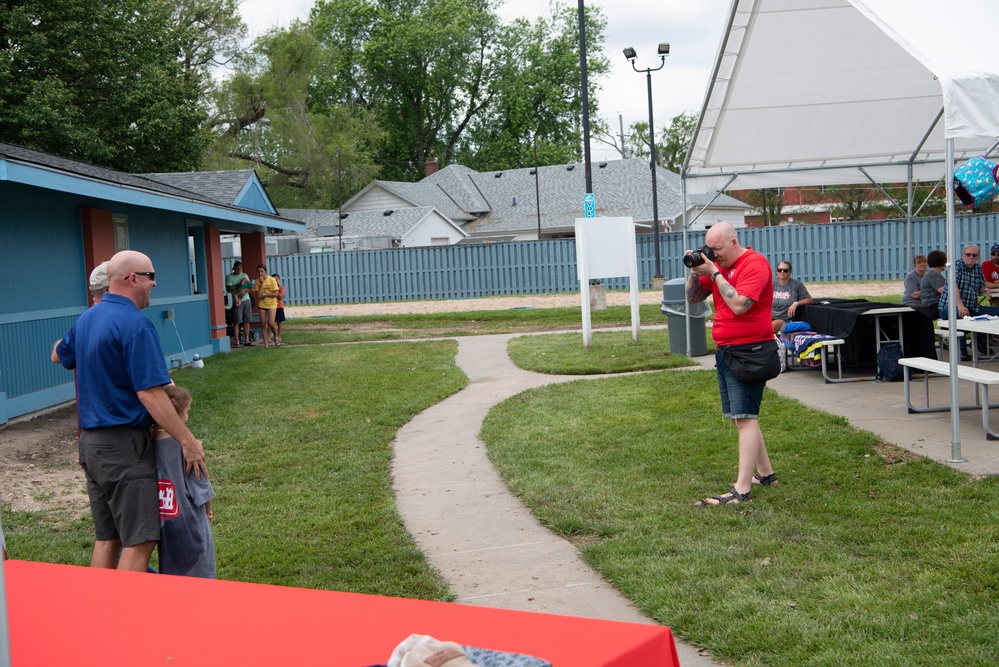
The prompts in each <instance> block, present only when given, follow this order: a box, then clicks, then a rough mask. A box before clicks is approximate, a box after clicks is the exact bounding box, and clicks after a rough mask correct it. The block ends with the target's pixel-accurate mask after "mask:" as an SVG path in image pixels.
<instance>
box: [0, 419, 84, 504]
mask: <svg viewBox="0 0 999 667" xmlns="http://www.w3.org/2000/svg"><path fill="white" fill-rule="evenodd" d="M77 451H78V450H77V439H76V406H75V405H73V406H69V407H63V408H60V409H58V410H55V411H53V412H48V413H46V414H43V415H40V416H36V417H34V418H33V419H28V420H22V421H17V422H14V423H10V424H7V425H6V426H4V427H0V494H2V499H3V502H4V504H5V505H9V506H10V508H11V510H13V511H16V512H34V511H38V510H46V509H65V510H68V511H69V512H71V513H72V514H73V515H80V514H83V513H84V512H87V511H89V509H90V504H89V501H88V499H87V483H86V480H85V478H84V475H83V470H81V469H80V466H79V465H78V463H77V458H78V453H77Z"/></svg>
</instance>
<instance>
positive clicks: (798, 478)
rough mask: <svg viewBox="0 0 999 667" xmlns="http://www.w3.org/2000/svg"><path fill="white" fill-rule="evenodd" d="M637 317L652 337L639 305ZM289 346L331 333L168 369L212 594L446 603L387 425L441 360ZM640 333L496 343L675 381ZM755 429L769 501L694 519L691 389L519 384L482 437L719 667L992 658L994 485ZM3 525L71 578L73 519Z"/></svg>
mask: <svg viewBox="0 0 999 667" xmlns="http://www.w3.org/2000/svg"><path fill="white" fill-rule="evenodd" d="M816 293H821V292H820V290H819V289H816ZM876 300H887V301H890V300H891V299H890V298H877V299H876ZM551 310H558V311H562V312H559V313H551V312H549V313H542V314H537V315H534V314H528V315H527V316H526V317H525V312H530V311H513V312H511V311H490V313H489V314H486V313H466V314H464V316H463V317H461V318H455V317H454V316H450V315H449V316H447V317H446V318H431V320H432V323H425V321H424V319H425V318H417V319H415V320H413V321H409V320H408V319H405V320H400V319H398V318H392V323H391V329H392V331H390V332H389V334H390V335H391V336H394V337H400V338H409V337H417V336H420V335H424V336H425V335H427V332H429V331H435V330H440V329H443V328H447V327H451V328H454V329H455V330H456V331H459V332H461V335H469V334H471V333H475V332H477V331H478V330H480V329H481V327H483V326H485V325H483V324H482V323H483V322H488V327H489V328H490V329H491V330H496V331H534V330H537V328H538V327H542V328H543V327H551V328H555V329H558V328H561V327H565V328H571V327H578V325H579V322H578V317H579V312H578V309H551ZM608 310H611V309H608ZM627 310H628V309H627V308H623V309H622V311H623V314H622V313H618V314H614V313H610V314H609V316H610V317H612V319H613V321H614V325H615V326H625V327H626V326H628V324H629V319H630V318H629V315H628V312H627ZM416 317H417V316H406V318H416ZM651 317H652V318H653V321H652V322H651V323H655V324H662V323H663V320H664V319H665V318H662V317H661V316H660V315H658V309H657V308H656V309H655V312H654V313H653V314H652V316H651ZM534 318H537V319H534ZM645 318H646V314H645V311H644V309H643V321H645ZM336 319H337V323H336V326H338V327H343V329H344V330H343V331H342V332H340V333H343V334H344V335H345V336H352V335H361V336H363V335H371V331H370V324H371V323H370V322H356V323H352V322H351V320H354V319H361V318H346V317H345V318H336ZM421 322H422V323H421ZM353 324H357V325H358V326H357V328H356V330H354V329H352V325H353ZM297 325H298V322H296V326H297ZM290 328H294V327H290ZM365 329H367V330H365ZM299 335H301V336H302V338H300V339H294V338H293V336H299ZM454 335H459V334H458V333H455V334H454ZM308 336H315V337H316V340H319V339H324V338H323V337H326V336H331V334H330V333H329V332H322V331H320V332H315V331H305V330H303V331H300V332H296V333H294V334H286V336H285V339H286V340H287V341H289V342H292V341H293V340H294V342H297V343H299V344H298V345H295V346H289V347H285V348H281V349H270V350H263V349H259V348H254V349H249V350H244V351H241V352H240V353H238V354H231V355H219V356H216V357H213V358H211V359H209V360H208V361H207V362H206V367H205V368H204V369H203V370H200V371H194V370H190V369H185V370H183V371H179V372H177V373H175V376H174V377H175V379H176V381H177V382H178V384H181V385H184V386H187V387H189V388H190V389H191V390H192V392H193V393H194V395H195V404H194V411H193V415H192V427H193V428H194V430H195V433H197V434H198V435H199V436H200V437H202V438H203V440H204V442H205V445H206V449H207V450H208V455H209V465H210V470H211V472H212V480H213V482H214V484H215V486H216V491H217V493H218V497H217V504H216V520H215V523H214V530H215V536H216V540H217V546H218V563H219V574H220V576H221V577H223V578H226V579H236V580H243V581H254V582H266V583H279V584H286V585H293V586H306V587H314V588H326V589H335V590H345V591H361V592H368V593H381V594H390V595H401V596H408V597H420V598H427V599H449V596H450V594H449V592H448V590H447V587H446V585H445V583H444V582H442V581H441V580H440V579H439V578H438V577H437V576H436V575H435V574H434V572H433V571H432V570H430V568H429V567H428V566H427V565H426V562H425V561H424V559H423V556H422V555H421V554H420V553H419V551H418V550H417V549H416V546H415V543H414V542H413V540H412V539H411V537H410V536H409V535H408V534H407V533H406V531H405V530H404V529H403V527H402V524H401V521H400V518H399V516H398V514H397V512H396V510H395V507H394V503H393V497H392V493H391V486H390V479H389V461H390V457H391V441H392V438H393V436H394V434H395V432H396V430H397V429H398V428H399V427H400V426H401V425H402V424H404V423H405V422H406V421H407V420H408V419H409V418H410V417H411V416H412V415H413V414H415V413H416V412H418V411H419V410H422V409H423V408H425V407H427V406H429V405H432V404H434V403H436V402H439V401H440V400H442V399H443V398H444V397H446V396H447V395H449V394H451V393H453V392H455V391H457V390H458V389H460V388H461V387H463V386H464V384H465V382H466V378H465V377H464V375H463V374H462V373H461V372H460V371H459V370H458V369H457V368H456V367H455V365H454V354H455V350H456V345H455V343H454V342H447V341H444V342H438V341H424V342H420V343H411V342H406V343H392V344H377V345H376V344H360V345H323V346H320V345H306V344H304V343H305V341H306V338H307V337H308ZM641 338H642V339H641V341H640V342H639V343H634V342H633V341H631V339H630V332H605V331H596V332H594V337H593V346H592V347H591V348H590V349H588V350H584V349H583V348H582V346H581V335H580V334H579V333H578V332H574V333H571V334H552V335H546V336H540V337H533V336H532V337H526V338H515V339H514V340H513V341H511V344H510V353H511V355H512V356H513V357H514V358H515V359H517V360H518V363H522V364H524V365H527V366H531V367H533V368H537V369H539V370H544V371H545V372H551V373H619V372H623V371H631V370H647V369H667V368H670V367H671V366H672V365H674V364H684V363H688V362H689V360H687V359H685V358H684V357H682V356H681V355H668V354H666V353H665V351H666V350H667V349H668V343H667V337H666V333H665V332H663V331H660V330H657V331H650V330H643V331H642V337H641ZM761 424H762V426H763V430H764V433H765V434H766V437H767V446H768V449H769V450H770V453H771V456H772V458H773V461H774V465H775V467H776V469H777V471H778V474H779V476H780V479H781V484H780V486H777V487H771V488H754V491H753V494H754V500H753V502H751V503H748V504H745V505H742V506H727V507H715V508H697V507H694V505H693V503H694V501H695V500H696V499H698V498H701V497H704V496H706V495H713V494H715V493H720V492H722V491H724V490H726V489H727V487H728V485H729V484H730V483H731V481H732V480H733V477H734V474H735V467H736V433H735V429H734V427H732V426H731V425H730V424H729V423H728V422H727V421H726V420H724V419H723V418H722V416H721V411H720V408H719V399H718V389H717V385H716V382H715V378H714V374H713V373H712V372H708V371H701V370H689V369H688V370H664V371H662V372H656V373H643V374H635V375H629V376H620V377H607V378H601V379H597V380H580V381H578V382H572V383H569V384H563V385H554V386H548V387H543V388H538V389H534V390H531V391H529V392H525V393H524V394H521V395H519V396H516V397H514V398H512V399H509V400H508V401H506V402H504V403H502V404H501V405H499V406H497V407H496V408H495V409H494V410H493V411H492V412H491V413H490V415H489V416H488V418H487V419H486V422H485V425H484V431H483V436H484V438H485V440H486V441H487V443H488V449H489V454H490V456H491V458H492V459H493V461H494V463H495V464H496V465H497V467H498V468H499V470H500V471H501V473H502V474H503V476H504V478H505V479H506V480H507V483H508V484H509V485H510V487H511V489H513V490H514V492H515V493H517V494H518V495H519V496H520V497H522V498H523V499H524V500H525V502H526V503H527V504H528V505H529V506H530V507H531V508H532V510H533V511H534V512H535V513H536V515H537V516H538V517H539V518H540V520H541V521H543V522H544V523H545V524H546V525H548V526H550V527H551V528H552V529H553V530H555V531H556V532H558V533H560V534H562V535H564V536H566V537H567V538H568V539H570V540H572V541H573V542H574V543H575V544H576V545H577V546H578V547H579V548H580V550H581V552H582V554H583V556H584V557H585V558H586V559H587V561H588V562H589V563H590V564H591V565H593V566H594V567H595V568H596V569H598V570H599V571H600V572H601V573H602V574H603V575H604V576H605V577H606V578H607V580H608V581H609V582H611V583H612V584H613V585H614V586H616V587H617V588H618V589H619V590H621V591H622V592H623V593H624V594H625V595H627V596H628V597H629V598H630V599H632V600H633V601H634V602H635V603H636V604H637V605H638V606H639V607H640V608H641V609H642V610H644V611H645V612H646V613H648V614H649V615H651V616H652V617H654V618H656V619H657V620H659V621H661V622H663V623H666V624H669V625H670V626H671V627H672V628H673V630H674V632H675V633H676V634H677V635H678V636H680V637H683V638H685V639H687V640H690V641H692V642H695V643H697V644H699V645H703V646H705V647H707V648H708V649H709V650H710V651H711V653H712V654H713V655H715V656H717V657H718V658H720V659H722V660H724V661H726V662H731V663H732V664H735V665H739V666H755V665H777V666H784V665H786V666H800V665H837V666H838V665H877V666H881V665H887V666H894V665H898V666H902V665H931V666H935V665H940V666H944V665H947V666H950V665H961V666H964V665H991V664H994V663H995V662H996V660H999V620H997V619H999V608H997V607H999V481H997V480H996V479H995V478H986V479H971V478H969V477H968V476H966V475H964V474H962V473H960V472H958V471H956V470H954V469H952V468H949V467H947V466H943V465H939V464H936V463H934V462H932V461H929V460H926V459H920V458H918V457H915V456H912V455H910V454H908V453H905V452H901V451H899V450H897V449H895V448H894V447H891V446H887V445H884V444H882V443H880V442H879V441H878V439H877V438H876V437H875V436H874V435H872V434H870V433H867V432H863V431H857V430H855V429H853V428H851V427H850V426H849V425H847V423H846V422H845V420H843V419H841V418H838V417H833V416H830V415H828V414H825V413H822V412H819V411H815V410H812V409H809V408H806V407H804V406H802V405H801V404H800V403H798V402H796V401H794V400H792V399H789V398H782V397H780V396H778V395H777V394H775V393H774V392H772V391H768V392H767V395H766V397H765V399H764V404H763V413H762V415H761ZM3 509H4V516H3V519H4V527H5V529H6V531H7V537H8V543H9V548H10V553H11V556H12V557H13V558H23V559H29V560H41V561H50V562H68V563H76V564H85V563H86V562H87V560H88V559H89V552H90V547H91V545H92V543H93V541H92V540H93V537H92V527H91V525H90V522H89V519H83V520H80V519H78V518H76V517H73V516H68V515H66V514H61V513H59V512H57V511H50V512H43V513H11V512H10V511H9V507H7V506H4V508H3Z"/></svg>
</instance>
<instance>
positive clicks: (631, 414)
mask: <svg viewBox="0 0 999 667" xmlns="http://www.w3.org/2000/svg"><path fill="white" fill-rule="evenodd" d="M760 421H761V426H762V428H763V432H764V434H765V436H766V439H767V446H768V449H769V452H770V455H771V458H772V460H773V462H774V466H775V468H776V470H777V471H778V474H779V476H780V479H781V484H780V485H779V486H776V487H769V488H763V487H754V490H753V495H754V500H753V502H751V503H748V504H745V505H742V506H732V505H730V506H725V507H711V508H702V507H694V501H695V500H696V499H698V498H701V497H704V496H707V495H714V494H716V493H720V492H723V491H725V490H726V489H727V488H728V486H729V484H730V483H731V482H732V481H733V480H734V478H735V468H736V457H737V446H736V441H737V436H736V432H735V428H734V427H733V426H731V425H730V424H729V423H728V422H727V421H726V420H725V419H724V418H723V417H722V415H721V411H720V407H719V398H718V389H717V384H716V380H715V375H714V373H713V372H712V371H667V372H663V373H653V374H640V375H632V376H628V377H617V378H607V379H600V380H581V381H577V382H573V383H570V384H563V385H554V386H548V387H544V388H539V389H534V390H531V391H528V392H525V393H524V394H521V395H519V396H516V397H514V398H511V399H509V400H507V401H506V402H504V403H503V404H501V405H499V406H497V407H496V408H494V409H493V410H492V411H491V412H490V414H489V416H488V417H487V419H486V421H485V424H484V427H483V438H484V439H485V440H486V442H487V446H488V451H489V455H490V457H491V459H492V460H493V462H494V463H495V464H496V466H497V467H498V469H499V470H500V472H501V474H502V475H503V477H504V479H505V480H506V482H507V484H508V485H509V486H510V488H511V489H512V490H513V491H514V492H515V493H516V494H517V495H518V496H519V497H521V498H522V499H523V500H524V501H525V503H526V504H527V505H528V506H529V507H530V508H531V509H532V511H533V512H534V513H535V515H536V516H538V517H539V519H540V520H541V521H542V522H543V523H544V524H545V525H547V526H549V527H551V528H552V529H553V530H554V531H556V532H558V533H559V534H561V535H563V536H565V537H566V538H568V539H570V540H572V541H573V542H575V543H576V544H577V545H578V547H579V548H580V550H581V552H582V554H583V556H584V558H585V559H586V560H587V562H589V563H590V564H591V565H592V566H593V567H595V568H596V569H597V570H598V571H600V572H601V573H602V574H603V576H604V577H605V578H606V579H607V580H608V581H610V582H612V583H613V584H614V585H615V586H616V587H617V588H618V589H619V590H621V591H622V592H623V593H624V594H625V595H626V596H627V597H629V598H630V599H632V600H633V601H634V602H635V603H636V604H637V605H638V606H639V607H640V608H641V609H642V610H643V611H644V612H646V613H647V614H649V615H650V616H652V617H653V618H655V619H656V620H658V621H660V622H662V623H664V624H667V625H670V626H671V627H672V628H673V630H674V632H675V633H676V634H677V635H678V636H680V637H682V638H684V639H686V640H688V641H691V642H694V643H696V644H698V645H702V646H705V647H707V648H708V649H709V650H710V651H711V653H712V654H713V655H715V656H717V657H720V658H721V659H723V660H725V661H730V662H732V663H733V664H736V665H745V666H749V665H786V666H788V667H791V666H799V665H900V666H901V665H941V666H942V665H988V664H994V662H995V661H996V660H997V659H999V621H997V619H999V539H997V538H999V512H997V508H999V480H996V479H994V478H987V479H980V480H975V479H970V478H969V477H968V476H966V475H964V474H962V473H960V472H958V471H956V470H954V469H952V468H950V467H947V466H944V465H940V464H937V463H934V462H932V461H930V460H927V459H919V458H917V457H915V456H913V455H910V454H908V453H906V452H902V451H901V450H898V449H896V448H895V447H892V446H888V445H884V444H882V443H880V442H879V441H878V439H877V438H876V437H875V436H874V435H873V434H871V433H868V432H863V431H857V430H855V429H853V428H851V427H850V426H848V425H847V424H846V422H845V420H843V419H841V418H838V417H833V416H830V415H828V414H825V413H822V412H818V411H815V410H812V409H809V408H806V407H804V406H802V405H801V404H800V403H798V402H797V401H794V400H792V399H789V398H783V397H780V396H778V395H777V394H776V393H774V392H772V391H770V390H768V391H767V395H766V397H765V399H764V404H763V411H762V414H761V420H760Z"/></svg>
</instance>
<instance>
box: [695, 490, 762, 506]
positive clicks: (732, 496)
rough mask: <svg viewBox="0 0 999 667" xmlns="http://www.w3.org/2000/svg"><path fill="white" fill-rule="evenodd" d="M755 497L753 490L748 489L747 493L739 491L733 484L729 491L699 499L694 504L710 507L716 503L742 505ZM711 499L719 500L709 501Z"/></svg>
mask: <svg viewBox="0 0 999 667" xmlns="http://www.w3.org/2000/svg"><path fill="white" fill-rule="evenodd" d="M752 499H753V492H752V491H747V492H746V493H739V492H738V491H736V490H735V487H734V486H733V487H732V488H731V490H729V492H728V493H723V494H721V495H720V496H711V497H710V498H704V499H703V500H698V501H697V502H696V503H694V505H696V506H697V507H709V506H714V505H728V504H729V503H733V504H735V505H740V504H742V503H748V502H749V501H750V500H752ZM711 500H717V501H718V502H715V503H712V502H708V501H711Z"/></svg>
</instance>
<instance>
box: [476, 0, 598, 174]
mask: <svg viewBox="0 0 999 667" xmlns="http://www.w3.org/2000/svg"><path fill="white" fill-rule="evenodd" d="M585 20H586V55H587V74H588V76H587V78H588V79H589V99H590V116H591V123H592V127H591V136H593V135H597V134H599V133H600V131H601V126H600V124H599V122H597V121H598V116H597V106H596V103H595V100H596V93H597V90H598V88H599V87H598V86H597V85H596V84H595V83H594V81H595V80H596V79H598V78H599V77H600V76H601V75H603V74H605V73H606V72H607V71H608V67H609V63H608V61H607V59H606V58H605V57H604V56H603V55H602V54H603V47H602V43H603V31H604V29H605V27H606V20H605V19H604V18H603V15H602V14H601V12H600V9H599V8H592V7H590V8H587V9H586V13H585ZM494 59H495V60H496V61H497V67H498V75H497V78H496V79H495V81H494V82H493V86H492V94H493V102H492V103H491V104H490V105H489V106H488V107H487V108H485V109H484V110H483V112H482V113H481V114H479V115H478V117H477V118H475V119H474V120H473V121H472V122H471V123H470V127H469V131H468V132H467V133H466V134H465V137H464V138H463V140H462V141H461V142H460V149H459V152H458V156H457V157H458V160H459V161H460V162H461V163H462V164H465V165H467V166H470V167H472V168H475V169H480V170H492V169H510V168H514V167H522V166H525V165H529V164H533V162H534V142H535V141H536V142H537V150H538V162H539V163H540V164H559V163H565V162H578V161H579V160H581V159H582V151H583V145H582V142H583V136H582V107H583V102H582V93H581V88H580V74H579V23H578V12H577V9H576V7H568V6H565V7H562V8H560V9H558V10H557V11H556V13H555V14H554V15H553V16H552V17H551V18H546V17H540V18H539V19H537V21H536V22H534V23H530V22H528V21H526V20H524V19H518V20H516V21H514V22H513V23H511V24H510V25H507V26H504V27H503V28H502V29H501V30H500V37H499V44H498V46H497V47H496V49H495V55H494Z"/></svg>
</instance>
